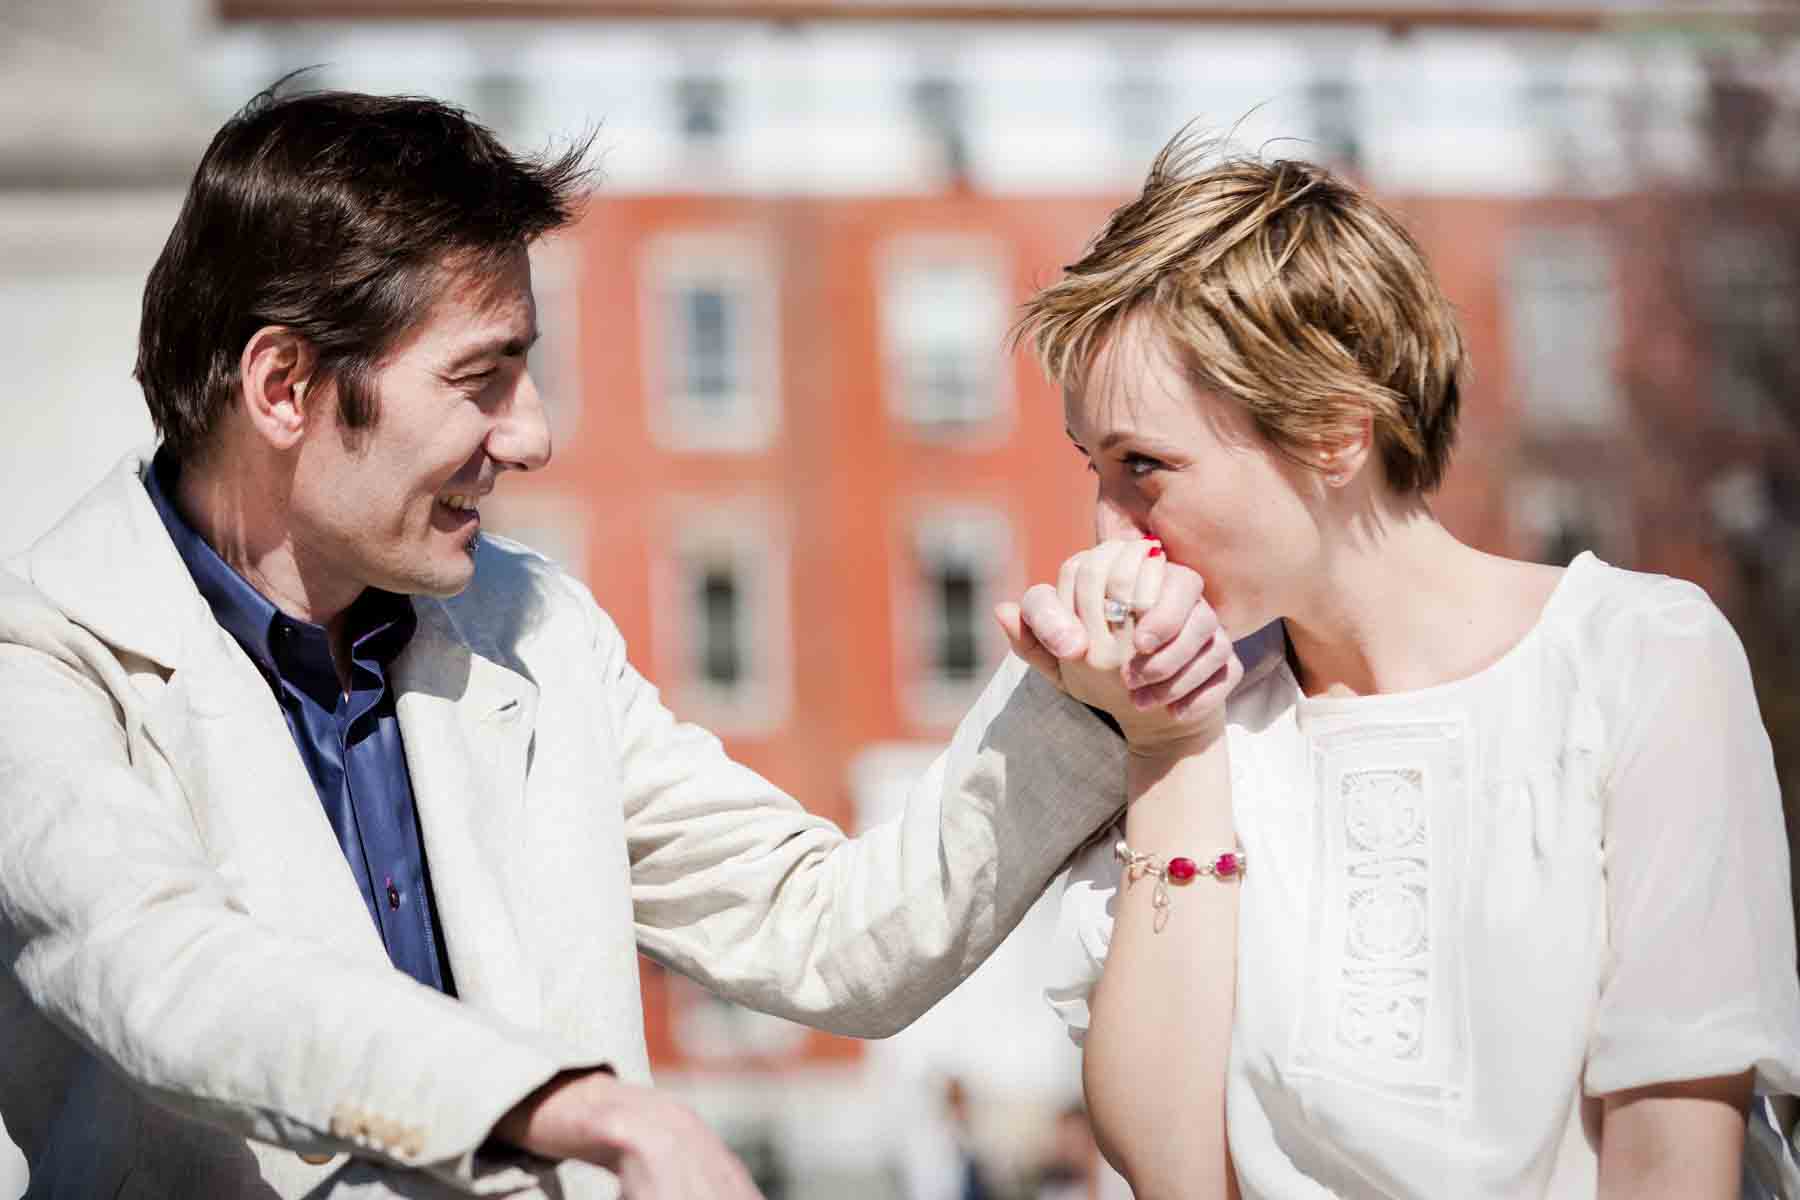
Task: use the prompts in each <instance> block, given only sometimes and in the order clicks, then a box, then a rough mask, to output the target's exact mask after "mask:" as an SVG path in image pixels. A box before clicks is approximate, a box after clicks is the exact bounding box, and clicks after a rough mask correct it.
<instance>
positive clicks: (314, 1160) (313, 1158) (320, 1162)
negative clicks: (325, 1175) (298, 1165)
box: [300, 1154, 337, 1167]
mask: <svg viewBox="0 0 1800 1200" xmlns="http://www.w3.org/2000/svg"><path fill="white" fill-rule="evenodd" d="M336 1157H337V1156H336V1155H335V1154H302V1155H300V1161H301V1162H303V1163H305V1164H306V1165H307V1166H309V1167H322V1166H324V1165H325V1164H326V1163H328V1162H330V1161H331V1160H332V1159H334V1158H336Z"/></svg>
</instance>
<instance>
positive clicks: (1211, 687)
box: [1169, 635, 1244, 721]
mask: <svg viewBox="0 0 1800 1200" xmlns="http://www.w3.org/2000/svg"><path fill="white" fill-rule="evenodd" d="M1221 636H1223V635H1221ZM1243 678H1244V663H1243V660H1242V659H1240V658H1238V656H1237V651H1236V650H1233V651H1232V652H1231V653H1230V654H1229V655H1227V656H1226V659H1225V665H1224V666H1222V667H1220V668H1219V669H1218V670H1217V671H1215V672H1213V674H1212V675H1211V676H1209V677H1208V678H1207V680H1206V682H1205V683H1202V684H1201V685H1200V686H1199V687H1197V688H1195V689H1194V690H1193V691H1191V692H1189V693H1188V694H1187V695H1185V696H1183V697H1182V698H1181V699H1179V700H1176V701H1175V702H1173V703H1172V704H1170V705H1169V714H1170V715H1171V716H1173V717H1174V718H1175V719H1176V720H1180V721H1185V720H1187V719H1188V718H1189V717H1190V716H1192V715H1195V714H1198V713H1205V712H1212V711H1213V710H1215V709H1218V708H1222V707H1223V706H1224V704H1225V701H1226V699H1227V698H1229V697H1230V695H1231V693H1232V692H1234V691H1236V690H1237V685H1238V684H1239V683H1240V682H1241V681H1242V680H1243Z"/></svg>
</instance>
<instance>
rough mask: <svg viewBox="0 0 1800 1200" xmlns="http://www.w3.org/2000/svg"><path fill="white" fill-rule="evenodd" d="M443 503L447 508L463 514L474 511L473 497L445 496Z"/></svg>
mask: <svg viewBox="0 0 1800 1200" xmlns="http://www.w3.org/2000/svg"><path fill="white" fill-rule="evenodd" d="M443 503H444V505H445V507H447V508H458V509H461V510H463V511H464V512H474V511H475V497H473V496H463V495H450V496H445V497H444V499H443Z"/></svg>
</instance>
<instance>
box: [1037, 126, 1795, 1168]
mask: <svg viewBox="0 0 1800 1200" xmlns="http://www.w3.org/2000/svg"><path fill="white" fill-rule="evenodd" d="M1021 329H1022V331H1023V332H1024V334H1025V335H1027V336H1028V337H1029V338H1030V339H1031V340H1032V342H1033V344H1034V345H1035V347H1036V349H1037V351H1038V352H1039V355H1040V358H1041V359H1042V361H1043V362H1044V364H1045V366H1046V369H1047V370H1048V372H1049V374H1050V375H1051V376H1052V377H1053V378H1054V379H1055V380H1056V381H1057V382H1058V383H1059V384H1060V385H1061V386H1062V387H1063V389H1064V394H1065V414H1066V418H1067V423H1068V429H1069V435H1070V437H1071V438H1072V439H1073V441H1074V443H1075V448H1076V450H1077V451H1078V452H1079V453H1081V454H1082V455H1083V456H1084V457H1085V458H1086V459H1087V463H1088V467H1089V469H1090V470H1092V471H1093V472H1094V473H1095V475H1096V476H1097V483H1098V499H1097V514H1098V515H1097V521H1098V527H1099V532H1100V536H1101V537H1102V538H1103V539H1107V540H1106V541H1105V542H1103V544H1102V545H1100V546H1099V547H1097V548H1096V549H1095V550H1092V551H1089V552H1087V553H1085V554H1083V555H1080V556H1077V558H1076V559H1074V560H1071V562H1070V564H1068V565H1067V566H1065V568H1064V571H1063V578H1062V581H1061V584H1060V592H1061V594H1062V596H1063V598H1064V599H1065V600H1068V599H1070V598H1071V597H1075V598H1080V597H1083V596H1085V597H1086V599H1085V600H1084V601H1083V602H1082V603H1080V604H1078V605H1077V607H1078V608H1079V609H1080V610H1082V611H1084V612H1086V613H1088V614H1090V627H1092V621H1091V614H1092V613H1093V612H1094V611H1095V609H1096V608H1097V607H1098V605H1097V604H1096V602H1095V601H1094V599H1093V595H1094V594H1095V591H1096V589H1097V588H1102V587H1103V588H1104V589H1105V594H1106V595H1107V596H1110V597H1111V598H1112V599H1113V600H1114V601H1115V603H1114V605H1112V607H1113V609H1114V610H1115V612H1114V615H1115V616H1116V615H1118V610H1119V608H1120V605H1119V603H1117V602H1123V601H1134V600H1138V599H1140V596H1138V595H1136V594H1135V593H1137V592H1138V590H1139V589H1140V587H1141V588H1144V589H1146V590H1148V591H1149V592H1150V593H1151V594H1153V593H1154V583H1155V580H1154V578H1151V579H1150V581H1149V582H1148V583H1141V582H1140V581H1139V579H1138V575H1139V573H1140V567H1144V565H1145V564H1152V565H1151V566H1149V567H1148V568H1147V570H1148V572H1149V573H1150V574H1151V575H1152V576H1154V575H1155V573H1156V572H1159V571H1161V570H1164V569H1166V568H1163V567H1162V566H1161V564H1160V560H1159V558H1157V557H1156V555H1157V553H1158V549H1159V548H1161V549H1166V554H1167V559H1168V561H1169V562H1171V563H1179V564H1184V565H1186V566H1188V567H1191V568H1193V569H1194V570H1196V571H1198V572H1199V573H1200V574H1201V575H1202V576H1203V577H1204V579H1205V587H1206V594H1207V597H1208V599H1209V600H1210V602H1211V604H1212V606H1213V608H1214V610H1216V613H1217V618H1218V620H1219V622H1220V623H1221V625H1222V626H1223V628H1224V629H1226V630H1230V631H1234V632H1240V633H1241V632H1244V631H1251V630H1264V632H1263V633H1261V634H1259V635H1258V636H1256V637H1254V638H1251V639H1248V640H1247V641H1240V642H1239V644H1238V654H1239V657H1240V658H1241V659H1242V674H1241V681H1240V680H1239V679H1238V671H1237V668H1236V667H1235V666H1234V667H1233V668H1231V669H1230V670H1229V671H1224V672H1221V674H1220V675H1219V677H1218V678H1216V679H1214V680H1213V681H1212V682H1210V683H1209V684H1208V685H1207V686H1205V687H1202V688H1200V689H1199V690H1198V691H1195V692H1194V693H1193V695H1192V696H1191V697H1190V699H1189V700H1188V701H1186V702H1185V705H1184V707H1183V708H1182V710H1181V712H1180V713H1179V714H1177V716H1178V717H1179V718H1180V719H1178V720H1177V719H1174V718H1171V717H1170V716H1169V715H1168V714H1162V713H1160V712H1159V710H1158V704H1159V702H1160V700H1161V699H1162V690H1161V689H1162V685H1158V686H1157V687H1153V688H1147V689H1139V690H1138V691H1135V692H1128V691H1127V690H1126V688H1127V687H1129V686H1130V685H1132V684H1133V683H1134V682H1135V681H1136V679H1135V675H1134V673H1135V672H1136V671H1137V670H1138V669H1139V667H1140V665H1141V664H1140V662H1139V660H1137V659H1132V660H1129V661H1126V662H1124V665H1123V669H1122V670H1120V669H1119V664H1120V661H1121V659H1120V654H1119V651H1118V648H1117V646H1116V645H1114V643H1113V642H1112V641H1111V640H1109V639H1108V638H1106V637H1104V636H1101V637H1098V638H1096V640H1095V643H1094V646H1093V649H1091V650H1090V651H1089V654H1088V656H1087V659H1086V661H1085V662H1083V663H1079V664H1070V663H1059V662H1058V661H1057V660H1056V659H1054V658H1053V657H1052V656H1050V655H1048V654H1047V653H1046V652H1045V650H1044V648H1043V647H1040V646H1036V645H1029V644H1024V645H1020V646H1019V648H1020V650H1021V651H1022V652H1023V653H1025V654H1026V656H1027V657H1028V658H1030V659H1031V660H1032V661H1033V663H1034V665H1036V666H1037V667H1039V669H1041V670H1044V671H1046V672H1049V673H1052V674H1053V675H1054V676H1055V677H1057V678H1059V679H1060V681H1061V682H1062V683H1063V685H1064V686H1065V687H1067V688H1068V689H1069V690H1070V691H1071V692H1072V693H1074V694H1075V695H1077V696H1078V697H1080V698H1082V699H1086V700H1088V701H1089V702H1090V703H1097V704H1100V705H1102V706H1104V707H1106V708H1108V709H1109V710H1111V711H1112V712H1113V713H1114V714H1115V715H1116V716H1118V717H1119V718H1120V720H1121V724H1122V725H1124V726H1125V729H1126V733H1127V737H1128V738H1129V739H1130V740H1131V741H1132V743H1133V749H1134V751H1137V753H1134V754H1133V756H1132V758H1131V763H1132V768H1131V772H1132V780H1131V783H1132V789H1131V794H1132V795H1133V797H1134V800H1133V802H1132V804H1131V805H1130V806H1129V808H1128V809H1127V811H1126V813H1125V815H1124V817H1123V819H1122V822H1121V827H1120V829H1119V830H1117V831H1115V833H1114V835H1113V838H1118V839H1120V841H1121V842H1122V844H1119V845H1115V842H1114V840H1113V838H1109V839H1107V840H1106V841H1105V842H1104V843H1102V844H1096V845H1094V846H1092V847H1091V848H1090V849H1089V850H1087V851H1086V852H1084V853H1083V855H1081V856H1080V857H1079V858H1078V859H1077V861H1076V863H1075V865H1074V867H1073V869H1072V872H1071V875H1070V883H1069V886H1068V889H1067V891H1066V894H1065V896H1064V900H1063V905H1064V920H1063V929H1064V935H1065V937H1066V939H1067V947H1068V950H1069V965H1068V968H1067V970H1066V971H1065V972H1064V975H1063V977H1061V978H1059V979H1057V980H1056V981H1054V986H1053V987H1052V988H1051V990H1050V995H1051V998H1052V1002H1053V1003H1054V1004H1055V1005H1056V1006H1057V1007H1058V1009H1059V1011H1060V1012H1061V1014H1062V1015H1063V1017H1064V1018H1065V1019H1066V1020H1067V1021H1068V1023H1069V1026H1070V1028H1071V1031H1072V1033H1073V1034H1074V1035H1075V1037H1076V1040H1077V1041H1078V1042H1083V1043H1084V1045H1085V1050H1084V1054H1085V1064H1084V1074H1085V1080H1086V1086H1087V1092H1088V1100H1089V1105H1090V1108H1091V1111H1092V1114H1093V1117H1094V1121H1095V1125H1096V1129H1097V1132H1098V1135H1099V1137H1100V1141H1101V1144H1102V1147H1103V1149H1105V1151H1106V1153H1107V1155H1108V1157H1109V1158H1110V1159H1111V1160H1112V1162H1113V1163H1114V1164H1115V1165H1116V1166H1117V1167H1119V1168H1120V1170H1121V1171H1122V1172H1123V1173H1124V1174H1125V1175H1126V1176H1127V1177H1128V1178H1129V1179H1130V1180H1131V1181H1132V1183H1133V1186H1134V1189H1135V1190H1136V1193H1137V1194H1138V1195H1139V1196H1140V1197H1145V1198H1148V1200H1160V1198H1162V1197H1173V1196H1206V1195H1225V1194H1228V1193H1230V1192H1231V1191H1232V1190H1233V1189H1235V1188H1241V1191H1242V1194H1243V1195H1245V1196H1251V1197H1314V1196H1327V1195H1338V1196H1356V1197H1364V1196H1366V1197H1376V1196H1381V1197H1387V1196H1395V1197H1431V1198H1438V1197H1458V1198H1476V1197H1509V1198H1510V1197H1520V1196H1543V1195H1556V1196H1595V1195H1601V1196H1677V1195H1678V1196H1683V1197H1707V1196H1717V1197H1725V1196H1736V1195H1737V1187H1738V1163H1739V1155H1740V1151H1741V1145H1742V1140H1743V1133H1744V1112H1745V1109H1746V1106H1747V1105H1748V1104H1749V1102H1750V1098H1751V1093H1752V1082H1753V1079H1755V1078H1757V1077H1758V1076H1760V1079H1761V1082H1762V1083H1763V1084H1764V1085H1765V1087H1768V1088H1770V1089H1774V1090H1780V1091H1793V1090H1795V1089H1796V1086H1797V1085H1800V1074H1797V1069H1800V989H1797V987H1796V982H1795V962H1794V951H1793V945H1794V940H1793V932H1794V931H1793V925H1792V917H1791V910H1790V907H1789V904H1790V896H1789V890H1788V887H1789V884H1788V863H1787V855H1786V849H1785V846H1786V842H1785V837H1784V832H1783V825H1782V817H1781V809H1780V797H1779V794H1778V791H1777V787H1776V781H1775V776H1774V771H1773V765H1772V761H1771V756H1770V751H1769V745H1768V739H1767V737H1766V735H1765V733H1764V731H1763V727H1762V724H1761V720H1760V717H1759V715H1758V712H1757V707H1756V701H1755V698H1754V695H1753V693H1752V690H1751V682H1750V674H1749V670H1748V666H1747V664H1746V661H1745V658H1744V654H1743V651H1742V648H1741V647H1740V645H1739V642H1738V640H1737V638H1736V637H1735V635H1734V634H1733V632H1732V630H1731V627H1730V626H1729V625H1728V624H1727V623H1726V622H1725V620H1724V618H1723V617H1722V616H1721V615H1720V614H1719V612H1718V611H1717V609H1715V608H1714V607H1713V605H1712V604H1711V602H1710V601H1709V600H1708V599H1707V597H1706V596H1705V594H1704V593H1702V592H1701V591H1700V590H1699V589H1698V588H1696V587H1693V586H1691V585H1689V584H1686V583H1682V582H1679V581H1676V580H1671V579H1666V578H1662V577H1657V576H1651V575H1643V574H1637V573H1634V572H1629V571H1624V570H1620V569H1617V568H1615V567H1612V566H1608V565H1607V564H1605V563H1603V562H1601V561H1600V560H1599V559H1597V558H1595V557H1594V556H1593V555H1591V554H1583V555H1582V556H1580V557H1579V558H1577V559H1576V560H1575V561H1574V562H1573V563H1571V564H1570V565H1569V566H1568V567H1567V568H1566V569H1557V568H1551V567H1546V566H1540V565H1537V564H1533V563H1524V562H1515V561H1511V560H1508V559H1504V558H1498V557H1495V556H1493V555H1489V554H1485V553H1482V552H1479V551H1477V550H1475V549H1473V548H1471V547H1468V546H1465V545H1462V544H1461V543H1460V542H1458V541H1457V540H1456V539H1455V538H1454V537H1453V536H1452V535H1451V534H1450V533H1449V532H1448V531H1446V530H1445V529H1444V527H1443V526H1442V525H1440V524H1439V523H1438V522H1437V521H1436V519H1435V518H1434V517H1433V515H1432V512H1431V509H1430V506H1429V504H1428V503H1427V499H1426V498H1427V496H1428V494H1429V493H1430V492H1431V491H1432V490H1433V489H1434V488H1435V487H1436V486H1437V485H1438V483H1439V482H1440V481H1441V479H1442V478H1443V475H1444V471H1445V468H1446V466H1447V465H1448V461H1449V456H1450V452H1451V447H1452V444H1453V442H1454V438H1455V432H1456V422H1457V408H1458V402H1459V398H1460V395H1459V393H1460V387H1459V385H1460V381H1461V380H1462V378H1463V377H1464V375H1465V373H1466V370H1467V368H1466V364H1465V360H1464V352H1463V345H1462V339H1461V335H1460V333H1459V332H1458V329H1457V325H1456V320H1455V317H1454V315H1453V313H1452V311H1451V308H1450V305H1449V304H1448V303H1447V302H1446V301H1445V299H1444V297H1443V296H1442V295H1441V294H1440V292H1439V290H1438V288H1437V285H1436V284H1435V282H1434V281H1433V279H1432V277H1431V274H1430V272H1429V270H1428V269H1427V267H1426V265H1425V263H1424V260H1423V257H1422V255H1421V253H1420V251H1419V249H1418V247H1417V246H1416V245H1415V244H1414V243H1413V241H1412V240H1411V238H1410V237H1408V235H1407V234H1406V233H1405V232H1404V231H1403V230H1402V229H1401V228H1400V227H1399V225H1398V224H1397V223H1396V222H1395V221H1394V220H1393V219H1392V218H1391V217H1389V216H1388V215H1387V214H1386V213H1384V212H1382V211H1381V210H1380V209H1379V208H1377V207H1376V206H1375V205H1374V204H1372V203H1371V202H1370V201H1369V200H1368V199H1366V198H1365V197H1363V196H1362V195H1361V194H1359V193H1358V192H1357V191H1356V190H1354V189H1353V188H1351V187H1349V186H1348V185H1346V184H1345V183H1343V182H1341V181H1339V180H1337V179H1335V178H1333V177H1332V176H1330V175H1329V174H1327V173H1326V172H1324V171H1323V170H1320V169H1319V168H1317V167H1313V166H1310V165H1308V164H1304V163H1296V162H1269V163H1263V162H1259V161H1245V160H1232V159H1215V158H1214V157H1213V156H1212V155H1211V154H1210V152H1209V151H1208V150H1207V149H1206V148H1205V147H1204V146H1200V145H1197V144H1195V143H1192V142H1190V141H1187V140H1184V139H1180V138H1178V139H1177V140H1176V142H1175V143H1173V144H1172V145H1171V146H1170V147H1169V148H1167V149H1166V150H1165V151H1164V152H1163V154H1162V155H1161V156H1159V158H1158V160H1157V162H1156V164H1155V166H1154V167H1153V168H1152V170H1151V173H1150V176H1149V179H1148V181H1147V183H1146V185H1145V188H1144V191H1143V194H1142V195H1140V196H1139V197H1138V198H1137V199H1136V200H1135V201H1133V202H1132V203H1130V204H1128V205H1126V206H1125V207H1124V208H1121V209H1120V210H1119V211H1118V212H1116V213H1115V214H1114V215H1113V217H1112V219H1111V221H1110V222H1109V224H1108V225H1107V227H1106V229H1105V230H1104V231H1102V233H1101V234H1100V236H1099V238H1098V239H1097V240H1096V241H1095V243H1094V244H1093V246H1092V247H1091V249H1090V251H1089V253H1088V254H1087V255H1086V257H1084V258H1083V259H1082V260H1081V261H1080V262H1078V263H1076V264H1075V265H1074V266H1072V267H1070V268H1069V269H1068V270H1067V272H1066V273H1065V275H1064V277H1063V278H1062V279H1061V280H1060V281H1058V282H1056V283H1054V284H1053V285H1051V286H1050V287H1048V288H1047V289H1045V290H1044V291H1043V292H1041V293H1040V294H1039V295H1038V296H1036V297H1035V298H1034V299H1033V300H1032V301H1031V303H1030V304H1029V305H1028V307H1027V313H1026V317H1025V320H1024V322H1023V324H1022V326H1021ZM1150 539H1157V540H1156V541H1154V542H1152V541H1151V540H1150ZM1003 623H1004V624H1007V625H1008V628H1009V630H1011V631H1013V632H1015V633H1016V632H1017V631H1018V627H1017V619H1016V616H1015V615H1014V614H1012V613H1011V612H1010V611H1009V612H1007V613H1005V614H1003ZM1265 627H1267V628H1266V629H1265ZM1100 632H1101V633H1104V632H1105V631H1104V630H1102V631H1100ZM1016 644H1017V642H1016ZM1198 665H1199V666H1202V667H1206V668H1208V669H1210V668H1211V667H1214V666H1216V665H1217V663H1216V662H1208V663H1202V664H1198ZM1187 682H1188V683H1189V685H1190V687H1191V683H1192V681H1191V680H1190V681H1187ZM1227 691H1229V694H1230V700H1229V703H1228V704H1224V703H1223V702H1222V696H1223V694H1224V693H1225V692H1227ZM1134 721H1136V722H1139V723H1138V724H1136V725H1134V724H1133V722H1134ZM1224 851H1233V852H1237V853H1238V854H1239V856H1238V857H1236V858H1233V857H1230V856H1227V855H1224V854H1223V852H1224ZM1177 858H1180V859H1183V860H1186V861H1185V862H1182V863H1177V862H1176V861H1175V860H1176V859H1177ZM1122 863H1123V864H1124V865H1123V867H1122ZM1196 865H1197V866H1198V868H1199V870H1198V871H1196V870H1195V869H1194V868H1195V867H1196ZM1209 867H1211V868H1213V870H1212V873H1211V874H1210V875H1209V874H1208V873H1207V871H1208V868H1209ZM1122 876H1123V879H1122ZM1234 979H1235V988H1234V986H1233V980H1234ZM1227 1146H1228V1150H1227ZM1234 1173H1235V1178H1233V1174H1234Z"/></svg>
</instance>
